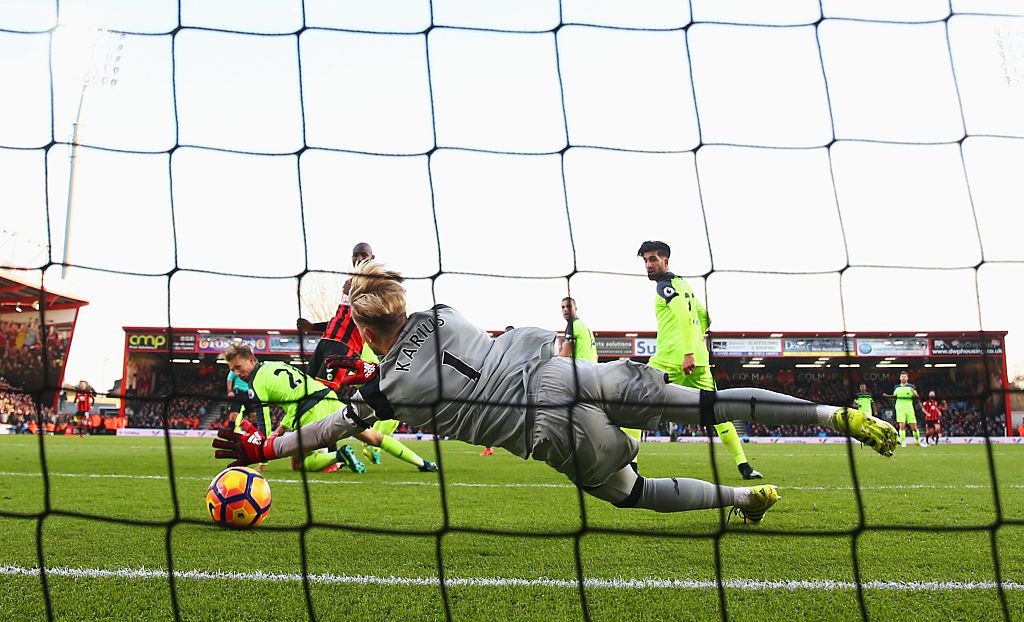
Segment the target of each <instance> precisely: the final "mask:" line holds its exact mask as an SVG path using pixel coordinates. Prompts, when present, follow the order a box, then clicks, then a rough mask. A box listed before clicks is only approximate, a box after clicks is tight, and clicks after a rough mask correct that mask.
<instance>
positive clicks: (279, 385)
mask: <svg viewBox="0 0 1024 622" xmlns="http://www.w3.org/2000/svg"><path fill="white" fill-rule="evenodd" d="M249 384H250V386H251V388H250V390H249V406H248V407H249V408H252V409H254V410H256V412H257V413H259V414H260V415H262V413H263V410H264V408H266V407H267V406H271V405H274V406H280V407H281V409H282V410H284V418H283V419H281V425H282V426H284V427H285V428H287V429H289V430H294V429H295V418H296V417H299V421H300V423H302V424H303V425H306V424H309V423H313V422H314V421H318V420H320V419H323V418H324V417H326V416H327V415H330V414H331V413H333V412H334V411H336V410H338V409H339V408H341V407H342V406H343V404H342V402H341V401H340V400H339V399H338V396H337V395H335V393H334V391H332V390H330V389H329V388H328V387H327V386H326V385H324V384H322V383H321V382H319V381H318V380H315V379H313V378H310V377H309V376H307V375H306V374H304V373H303V372H301V371H299V370H298V369H296V368H294V367H292V366H291V365H289V364H287V363H282V362H280V361H267V362H265V363H258V364H257V365H256V369H255V370H253V373H252V376H251V378H250V379H249Z"/></svg>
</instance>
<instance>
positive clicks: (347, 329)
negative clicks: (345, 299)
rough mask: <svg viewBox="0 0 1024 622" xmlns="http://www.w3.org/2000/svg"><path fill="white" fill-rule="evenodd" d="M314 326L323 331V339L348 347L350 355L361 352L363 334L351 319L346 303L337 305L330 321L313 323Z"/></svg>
mask: <svg viewBox="0 0 1024 622" xmlns="http://www.w3.org/2000/svg"><path fill="white" fill-rule="evenodd" d="M314 327H315V328H321V329H322V330H323V331H324V334H323V337H322V338H323V339H330V340H332V341H340V342H341V343H343V344H345V345H347V346H348V348H349V355H350V356H359V355H360V354H362V352H363V336H362V335H360V334H359V329H357V328H356V322H355V320H353V319H352V307H350V306H348V305H347V304H340V305H338V310H337V311H336V312H335V313H334V317H333V318H331V321H330V322H326V323H325V324H314Z"/></svg>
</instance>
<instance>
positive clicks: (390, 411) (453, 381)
mask: <svg viewBox="0 0 1024 622" xmlns="http://www.w3.org/2000/svg"><path fill="white" fill-rule="evenodd" d="M401 280H402V278H401V276H400V275H399V274H398V273H397V272H393V271H389V270H386V269H385V268H383V267H382V266H381V265H379V264H375V263H368V264H360V266H359V267H358V268H357V275H356V276H355V277H354V278H353V280H352V290H351V305H352V313H353V315H354V317H355V320H356V324H357V325H358V327H359V330H360V332H362V334H363V337H364V338H365V339H366V342H367V343H369V344H370V347H371V348H373V350H374V351H375V352H377V353H378V354H379V355H381V362H380V365H379V366H371V365H367V364H365V363H362V362H361V361H354V362H353V363H352V368H353V371H354V372H355V373H356V375H361V376H362V378H361V381H363V382H364V384H363V386H362V388H360V390H359V392H358V393H356V395H355V396H354V397H353V399H352V403H351V404H349V405H348V406H346V407H345V408H342V409H341V410H339V411H338V412H336V413H334V414H332V415H331V416H329V417H326V418H324V419H321V420H319V421H317V422H315V423H310V424H309V425H304V426H302V428H301V429H300V430H298V431H297V432H296V433H295V434H289V435H286V436H282V437H277V438H272V439H266V438H264V437H263V436H262V435H261V434H260V433H259V432H258V431H253V432H251V433H247V434H244V435H239V434H235V433H234V432H232V431H230V430H220V431H219V432H218V436H219V437H220V438H218V439H215V440H214V442H213V446H214V447H215V448H217V451H216V454H215V455H216V457H217V458H228V459H231V460H233V462H232V465H246V464H251V463H253V462H260V461H262V460H273V459H275V458H281V457H284V456H291V455H294V454H296V453H298V452H299V451H300V449H299V447H300V442H299V441H301V447H302V450H303V451H309V450H311V449H313V448H316V447H326V446H328V445H330V444H331V443H335V442H337V441H339V440H341V439H343V438H346V437H348V436H351V435H353V434H358V433H360V432H362V431H365V430H367V429H368V428H370V427H371V426H372V425H373V423H374V422H375V421H378V420H381V419H394V418H396V417H401V419H402V421H405V422H406V423H409V424H411V425H413V426H416V427H424V428H426V429H427V430H429V431H430V432H432V433H434V434H438V435H441V436H447V437H451V438H455V439H458V440H461V441H465V442H467V443H472V444H475V445H485V446H486V445H493V446H497V447H502V448H504V449H506V450H508V451H509V452H511V453H513V454H516V455H517V456H519V457H521V458H524V459H526V458H530V457H533V458H534V459H535V460H544V461H545V462H547V463H548V465H550V466H551V467H552V468H554V469H556V470H558V471H559V472H561V473H563V474H565V475H566V476H568V477H569V479H570V480H572V481H573V482H575V483H576V485H578V486H580V487H581V488H582V489H583V490H585V491H586V492H587V493H589V494H591V495H593V496H595V497H598V498H599V499H604V500H605V501H608V502H610V503H612V504H614V505H616V506H618V507H623V508H633V507H635V508H645V509H649V510H655V511H658V512H679V511H683V510H697V509H707V508H716V507H727V506H733V508H734V510H733V511H734V512H735V513H736V514H737V515H738V516H739V517H740V518H742V519H743V520H744V521H749V522H758V521H760V520H761V518H762V516H763V515H764V513H765V511H766V510H767V509H768V508H770V507H771V506H772V505H774V504H775V502H776V501H778V499H779V495H778V491H777V489H776V487H775V486H771V485H761V486H754V487H752V488H735V487H732V486H716V485H714V484H711V483H709V482H705V481H701V480H696V479H685V478H659V479H655V478H644V477H642V476H641V475H639V474H638V473H636V472H634V471H633V469H631V468H630V467H629V466H628V465H629V463H630V461H631V460H632V459H633V457H634V456H635V455H636V452H637V449H638V443H637V441H636V440H634V439H633V438H631V437H629V436H627V435H626V434H624V433H623V432H622V430H621V429H620V427H629V428H648V429H657V427H658V423H659V422H660V421H661V420H662V419H665V420H667V421H672V422H675V423H683V424H689V425H714V424H717V423H721V422H723V421H727V420H731V419H741V420H747V421H756V422H757V423H761V424H765V425H779V424H795V425H824V426H827V427H830V428H833V429H836V430H839V431H841V432H844V433H848V434H849V435H850V436H851V437H853V438H855V439H857V440H859V441H861V442H862V443H864V444H866V445H869V446H870V447H872V448H873V449H874V450H875V451H877V452H878V453H880V454H883V455H886V456H888V455H891V454H892V451H893V448H894V447H895V446H896V442H897V440H896V438H897V437H896V430H895V429H894V428H893V427H892V426H891V425H889V424H888V423H886V422H884V421H880V420H878V419H876V418H874V417H872V416H870V415H866V414H864V413H861V412H860V411H857V410H847V409H844V408H838V407H834V406H821V405H818V404H815V403H813V402H808V401H806V400H802V399H798V398H795V397H790V396H787V395H782V394H780V393H773V392H771V391H766V390H763V389H750V388H738V389H726V390H724V391H718V392H717V393H716V392H714V391H703V390H700V389H694V388H690V387H683V386H679V385H675V384H668V379H666V377H665V373H664V372H662V371H659V370H657V369H654V368H653V367H648V366H647V365H642V364H639V363H634V362H632V361H628V360H627V361H616V362H614V363H604V364H598V363H591V362H588V361H578V360H573V359H569V358H563V357H558V356H555V355H554V354H555V353H554V351H553V350H554V338H553V335H552V333H551V332H550V331H546V330H542V329H539V328H518V329H516V330H513V331H509V332H507V333H505V334H503V335H500V336H498V337H496V338H495V339H491V338H490V336H488V334H487V333H486V332H485V331H483V330H481V329H479V328H477V327H476V326H473V325H472V324H470V323H469V322H468V321H467V320H466V319H465V318H464V317H463V316H462V315H461V314H459V312H458V311H455V310H454V309H452V308H450V307H446V306H444V305H438V306H435V307H434V308H433V309H431V310H428V311H421V312H419V313H414V314H412V315H411V316H410V315H408V314H407V313H406V307H405V304H406V303H405V289H404V288H403V287H402V286H401V284H400V283H401Z"/></svg>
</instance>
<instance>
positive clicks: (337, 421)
mask: <svg viewBox="0 0 1024 622" xmlns="http://www.w3.org/2000/svg"><path fill="white" fill-rule="evenodd" d="M364 410H365V411H366V412H368V413H369V414H365V413H364V414H357V413H356V409H355V408H354V407H353V406H352V405H349V406H345V407H344V408H342V409H340V410H338V411H337V412H335V413H334V414H332V415H331V416H329V417H326V418H324V419H321V420H319V421H316V422H314V423H310V424H308V425H304V426H302V427H300V428H299V429H298V430H296V431H295V432H292V433H289V434H285V435H282V436H277V435H274V436H271V437H270V438H267V437H266V436H264V435H263V433H262V432H260V431H259V430H258V429H255V428H253V427H249V428H247V429H246V430H245V431H244V432H243V433H242V434H239V433H237V432H234V431H233V430H228V429H224V428H222V429H220V430H218V431H217V438H216V439H214V441H213V446H214V448H215V449H216V450H217V451H216V452H215V453H214V456H215V457H217V458H226V459H229V460H232V462H231V464H230V465H229V466H245V465H248V464H253V463H255V462H267V461H269V460H275V459H277V458H284V457H286V456H298V455H305V454H308V453H309V452H310V451H313V450H314V449H320V448H321V447H327V446H329V445H331V444H333V443H336V442H337V441H340V440H342V439H344V438H348V437H349V436H352V435H354V434H358V433H359V432H362V431H363V430H366V429H367V428H369V427H371V426H373V424H374V423H376V421H377V418H376V416H374V415H373V414H372V411H371V410H370V409H369V408H365V409H364Z"/></svg>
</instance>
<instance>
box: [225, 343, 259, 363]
mask: <svg viewBox="0 0 1024 622" xmlns="http://www.w3.org/2000/svg"><path fill="white" fill-rule="evenodd" d="M220 356H221V358H222V359H224V360H225V361H230V360H231V359H233V358H236V357H239V356H240V357H242V358H252V348H250V347H249V346H248V345H246V344H245V342H244V341H242V340H241V339H239V340H237V341H232V342H231V344H230V345H228V347H226V348H224V352H223V353H222V354H221V355H220Z"/></svg>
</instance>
